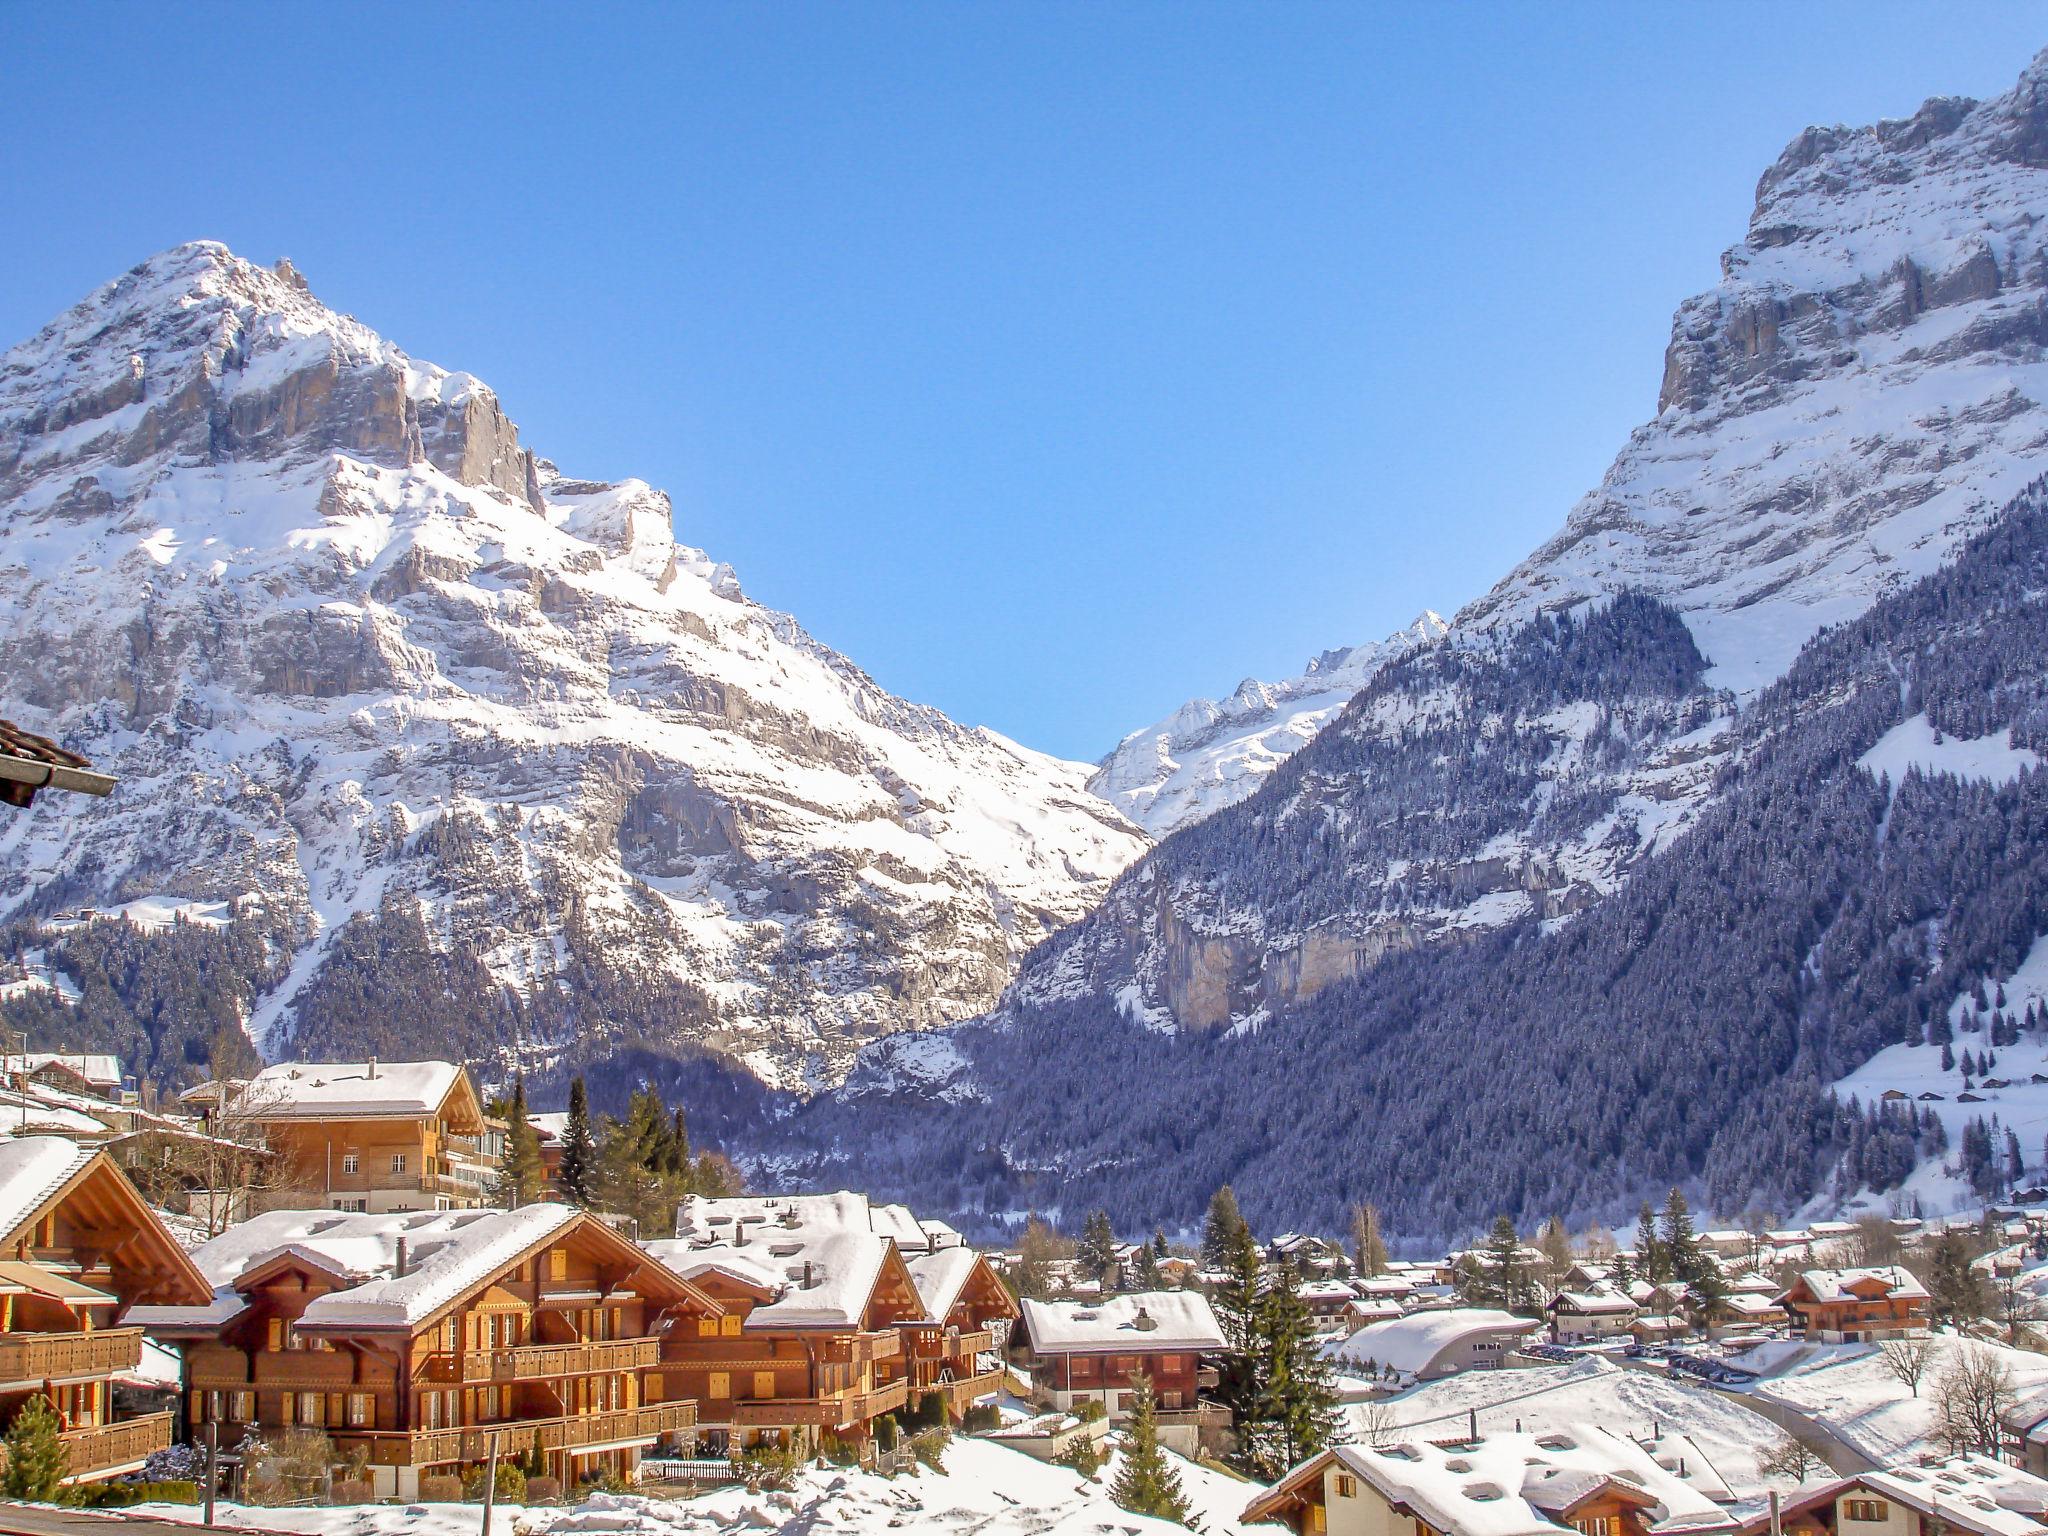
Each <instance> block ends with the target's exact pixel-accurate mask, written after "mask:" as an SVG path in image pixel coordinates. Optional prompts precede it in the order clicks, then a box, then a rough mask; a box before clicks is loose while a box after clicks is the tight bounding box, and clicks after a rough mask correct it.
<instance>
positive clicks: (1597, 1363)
mask: <svg viewBox="0 0 2048 1536" xmlns="http://www.w3.org/2000/svg"><path fill="white" fill-rule="evenodd" d="M2042 1365H2043V1367H2044V1369H2048V1360H2043V1361H2042ZM1345 1411H1346V1415H1347V1417H1348V1419H1349V1421H1350V1428H1351V1432H1352V1436H1353V1438H1354V1439H1358V1440H1362V1441H1364V1440H1370V1439H1372V1438H1373V1437H1374V1436H1375V1435H1377V1436H1378V1437H1379V1438H1381V1439H1388V1438H1399V1437H1401V1436H1402V1435H1404V1434H1410V1433H1416V1432H1419V1433H1421V1434H1422V1435H1423V1436H1424V1437H1425V1438H1437V1439H1442V1438H1445V1437H1446V1436H1448V1435H1451V1434H1455V1433H1458V1432H1461V1431H1463V1430H1464V1429H1466V1428H1467V1427H1468V1426H1469V1425H1470V1423H1471V1419H1472V1415H1473V1414H1474V1413H1476V1414H1477V1415H1478V1421H1479V1431H1480V1433H1481V1434H1485V1433H1486V1432H1488V1431H1489V1430H1513V1429H1524V1430H1530V1431H1545V1430H1553V1429H1557V1430H1562V1429H1566V1428H1568V1427H1570V1426H1571V1425H1574V1424H1594V1425H1598V1426H1599V1427H1601V1428H1603V1429H1608V1430H1612V1431H1613V1432H1615V1433H1616V1434H1621V1435H1628V1436H1630V1437H1632V1438H1634V1439H1637V1440H1643V1439H1647V1438H1650V1437H1652V1436H1671V1435H1684V1436H1686V1437H1687V1438H1689V1439H1690V1440H1691V1441H1692V1442H1693V1444H1694V1445H1696V1446H1697V1447H1698V1448H1699V1450H1700V1451H1701V1452H1702V1453H1703V1454H1704V1455H1705V1456H1706V1458H1707V1460H1708V1461H1709V1462H1710V1463H1711V1464H1712V1467H1711V1470H1712V1472H1714V1473H1718V1474H1719V1476H1720V1478H1721V1480H1722V1481H1724V1482H1725V1483H1726V1484H1727V1486H1728V1489H1729V1490H1730V1491H1731V1492H1732V1493H1734V1495H1735V1496H1736V1497H1737V1498H1750V1497H1754V1496H1757V1495H1760V1494H1762V1493H1764V1492H1765V1491H1767V1488H1768V1486H1769V1485H1768V1484H1767V1482H1766V1479H1765V1478H1764V1475H1763V1473H1762V1472H1761V1471H1760V1470H1759V1469H1758V1467H1757V1454H1758V1452H1759V1451H1761V1450H1763V1449H1765V1448H1767V1447H1768V1446H1770V1445H1771V1444H1772V1443H1773V1442H1774V1441H1775V1440H1776V1438H1777V1435H1778V1430H1777V1428H1776V1426H1774V1425H1772V1424H1770V1423H1768V1422H1766V1421H1765V1420H1764V1419H1762V1418H1761V1417H1759V1416H1758V1415H1757V1414H1754V1413H1752V1412H1750V1411H1749V1410H1748V1409H1747V1408H1745V1407H1743V1406H1742V1404H1741V1402H1740V1401H1739V1400H1737V1399H1734V1398H1731V1397H1728V1396H1725V1395H1723V1394H1720V1393H1716V1392H1711V1391H1709V1390H1707V1389H1706V1388H1705V1387H1695V1386H1691V1385H1688V1384H1686V1383H1684V1382H1680V1381H1675V1380H1673V1379H1672V1378H1670V1377H1668V1376H1664V1375H1661V1374H1657V1373H1653V1372H1650V1371H1642V1370H1631V1369H1628V1368H1625V1367H1623V1366H1619V1365H1616V1364H1615V1363H1614V1362H1612V1361H1611V1360H1603V1359H1599V1358H1597V1357H1594V1356H1587V1357H1585V1358H1584V1359H1581V1360H1577V1361H1574V1362H1573V1363H1572V1364H1570V1365H1543V1366H1531V1367H1528V1368H1525V1369H1519V1370H1500V1371H1466V1372H1464V1373H1463V1374H1462V1375H1458V1376H1451V1377H1447V1378H1445V1379H1444V1380H1442V1381H1432V1382H1426V1383H1424V1384H1423V1385H1421V1386H1419V1387H1416V1388H1414V1389H1413V1390H1411V1391H1408V1392H1404V1393H1402V1394H1401V1395H1400V1396H1398V1397H1393V1398H1388V1399H1386V1400H1385V1402H1384V1404H1383V1405H1380V1406H1379V1412H1380V1413H1381V1414H1382V1415H1383V1416H1384V1418H1385V1420H1386V1422H1385V1423H1382V1424H1380V1425H1378V1426H1377V1428H1375V1425H1374V1405H1359V1406H1356V1407H1352V1408H1349V1409H1347V1410H1345ZM1703 1475H1704V1474H1703ZM1780 1486H1784V1485H1782V1484H1781V1485H1780Z"/></svg>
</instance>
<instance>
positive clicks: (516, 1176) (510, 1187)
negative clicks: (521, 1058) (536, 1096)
mask: <svg viewBox="0 0 2048 1536" xmlns="http://www.w3.org/2000/svg"><path fill="white" fill-rule="evenodd" d="M499 1111H500V1113H501V1115H502V1116H503V1118H504V1120H505V1158H504V1162H503V1163H502V1164H501V1165H500V1167H499V1169H498V1188H497V1192H496V1199H497V1203H498V1204H499V1205H502V1206H505V1207H506V1208H508V1209H513V1208H516V1207H518V1206H522V1205H527V1204H529V1203H531V1202H532V1201H533V1200H534V1199H536V1198H537V1197H538V1196H539V1194H540V1192H541V1186H542V1185H543V1184H544V1183H546V1181H547V1180H546V1175H545V1173H544V1172H543V1171H542V1169H541V1162H540V1134H539V1133H538V1132H537V1131H535V1130H534V1128H533V1122H532V1121H531V1120H529V1119H528V1118H527V1116H526V1079H525V1078H523V1077H517V1078H514V1079H513V1080H512V1097H511V1098H509V1099H507V1100H505V1101H503V1102H502V1103H501V1104H500V1106H499Z"/></svg>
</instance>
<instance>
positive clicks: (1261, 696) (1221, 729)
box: [1088, 610, 1446, 837]
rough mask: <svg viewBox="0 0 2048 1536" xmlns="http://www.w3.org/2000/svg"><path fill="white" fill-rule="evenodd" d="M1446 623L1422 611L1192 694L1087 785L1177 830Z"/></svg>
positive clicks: (1241, 791)
mask: <svg viewBox="0 0 2048 1536" xmlns="http://www.w3.org/2000/svg"><path fill="white" fill-rule="evenodd" d="M1445 628H1446V625H1445V624H1444V621H1443V618H1442V616H1441V615H1439V614H1436V613H1433V612H1429V611H1427V610H1425V611H1424V612H1423V613H1421V614H1420V615H1418V616H1417V617H1416V619H1415V622H1414V623H1412V624H1410V625H1409V626H1408V627H1407V628H1406V629H1402V630H1397V631H1395V632H1394V633H1393V634H1391V635H1389V636H1387V638H1386V639H1384V640H1382V641H1379V642H1378V643H1377V644H1372V645H1354V646H1352V647H1351V648H1350V649H1349V650H1336V651H1325V652H1323V654H1322V655H1320V656H1318V657H1316V658H1315V659H1314V660H1313V661H1311V662H1310V663H1309V664H1308V665H1307V666H1306V667H1304V668H1303V669H1302V670H1301V672H1300V674H1299V675H1298V676H1295V677H1290V678H1287V679H1286V680H1285V681H1283V682H1277V683H1262V682H1260V681H1259V680H1258V679H1256V678H1251V677H1248V678H1246V679H1245V680H1244V681H1243V682H1241V683H1239V684H1238V685H1237V691H1236V692H1235V693H1233V694H1232V695H1231V696H1230V697H1229V698H1227V699H1225V700H1223V701H1222V702H1221V703H1218V702H1217V701H1216V700H1215V699H1190V700H1189V701H1188V702H1187V703H1185V704H1183V705H1181V707H1180V708H1179V709H1177V710H1175V711H1174V712H1173V713H1172V714H1170V715H1168V716H1167V717H1166V718H1165V719H1164V720H1161V721H1158V722H1157V723H1155V724H1153V725H1148V726H1146V727H1145V729H1143V730H1141V731H1133V732H1131V734H1130V735H1128V736H1126V737H1125V738H1124V739H1123V740H1122V741H1120V742H1118V743H1117V747H1116V750H1115V751H1114V752H1111V753H1110V754H1109V756H1107V757H1105V758H1104V759H1103V760H1102V766H1101V768H1100V769H1098V770H1097V772H1096V774H1095V777H1094V778H1092V779H1090V780H1089V781H1088V787H1089V788H1090V789H1092V790H1094V791H1095V793H1096V794H1098V795H1100V796H1102V797H1103V798H1104V799H1105V800H1108V801H1109V802H1110V803H1111V804H1113V805H1115V806H1116V808H1117V809H1118V810H1120V811H1122V812H1123V813H1124V814H1125V815H1126V816H1128V817H1130V818H1131V820H1133V821H1135V822H1137V823H1138V824H1139V825H1140V826H1142V827H1143V828H1144V829H1145V830H1146V831H1148V832H1150V833H1151V834H1152V835H1153V836H1154V837H1164V836H1166V834H1167V833H1169V832H1174V831H1178V830H1179V829H1180V828H1182V827H1184V826H1186V825H1188V823H1190V822H1194V821H1200V820H1201V819H1202V818H1203V817H1204V816H1207V815H1209V814H1210V813H1211V812H1214V811H1220V810H1222V809H1223V807H1225V806H1226V805H1235V804H1236V803H1237V802H1238V801H1240V800H1242V799H1244V797H1245V796H1247V795H1249V794H1250V793H1251V792H1252V791H1253V790H1255V789H1257V788H1258V787H1259V786H1260V785H1261V784H1263V783H1264V782H1265V780H1266V776H1267V775H1268V774H1270V773H1271V772H1272V771H1273V770H1274V769H1275V768H1277V767H1279V766H1280V764H1282V763H1283V762H1285V761H1286V760H1287V759H1288V758H1289V757H1290V756H1292V755H1293V754H1294V753H1295V752H1297V751H1299V750H1300V749H1301V747H1302V745H1303V744H1304V743H1305V742H1307V741H1309V740H1310V739H1311V738H1313V737H1314V735H1315V734H1316V732H1317V731H1320V730H1321V729H1322V728H1323V727H1324V726H1325V725H1327V724H1329V723H1330V720H1331V718H1332V717H1333V716H1335V715H1336V713H1337V711H1338V710H1340V709H1342V708H1343V707H1344V706H1345V705H1346V704H1348V703H1350V702H1351V700H1352V698H1353V697H1354V696H1355V695H1356V694H1357V693H1358V691H1359V690H1360V689H1361V688H1363V687H1365V685H1366V684H1367V683H1369V682H1371V681H1372V680H1373V678H1374V677H1375V676H1376V675H1377V674H1378V673H1379V671H1380V669H1381V668H1382V667H1384V666H1385V665H1386V664H1387V663H1388V662H1390V661H1392V660H1394V659H1395V658H1396V657H1398V656H1403V655H1406V654H1407V653H1408V652H1410V651H1413V650H1418V649H1420V648H1421V647H1423V646H1427V645H1434V644H1435V643H1436V642H1437V641H1438V640H1440V639H1442V638H1443V635H1444V630H1445Z"/></svg>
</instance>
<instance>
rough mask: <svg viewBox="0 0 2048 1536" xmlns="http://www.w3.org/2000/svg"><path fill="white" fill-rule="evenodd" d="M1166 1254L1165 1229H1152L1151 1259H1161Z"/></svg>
mask: <svg viewBox="0 0 2048 1536" xmlns="http://www.w3.org/2000/svg"><path fill="white" fill-rule="evenodd" d="M1166 1252H1167V1249H1166V1228H1164V1227H1154V1228H1153V1229H1152V1257H1153V1258H1154V1259H1163V1258H1165V1257H1166Z"/></svg>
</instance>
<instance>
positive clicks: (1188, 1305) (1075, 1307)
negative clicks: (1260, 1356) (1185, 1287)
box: [1020, 1291, 1224, 1354]
mask: <svg viewBox="0 0 2048 1536" xmlns="http://www.w3.org/2000/svg"><path fill="white" fill-rule="evenodd" d="M1020 1305H1021V1306H1022V1309H1023V1314H1024V1316H1023V1326H1024V1328H1025V1329H1026V1331H1027V1332H1028V1333H1029V1335H1030V1338H1031V1346H1032V1348H1033V1349H1034V1350H1036V1351H1037V1352H1038V1353H1039V1354H1087V1353H1091V1352H1095V1351H1101V1350H1122V1351H1126V1352H1128V1351H1131V1350H1135V1349H1142V1350H1144V1351H1146V1352H1156V1351H1159V1350H1169V1349H1171V1350H1180V1349H1193V1350H1203V1349H1222V1348H1223V1347H1224V1338H1223V1330H1222V1329H1221V1328H1220V1327H1219V1326H1218V1325H1217V1322H1216V1314H1215V1313H1214V1312H1212V1311H1211V1310H1210V1308H1209V1298H1208V1297H1206V1296H1204V1295H1202V1293H1201V1292H1199V1291H1134V1292H1132V1293H1130V1294H1129V1295H1125V1296H1112V1297H1110V1298H1109V1299H1108V1300H1106V1301H1090V1302H1080V1301H1032V1300H1028V1299H1027V1300H1025V1301H1024V1302H1022V1303H1021V1304H1020ZM1148 1322H1149V1323H1150V1324H1151V1325H1152V1326H1150V1327H1147V1326H1146V1324H1147V1323H1148Z"/></svg>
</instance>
